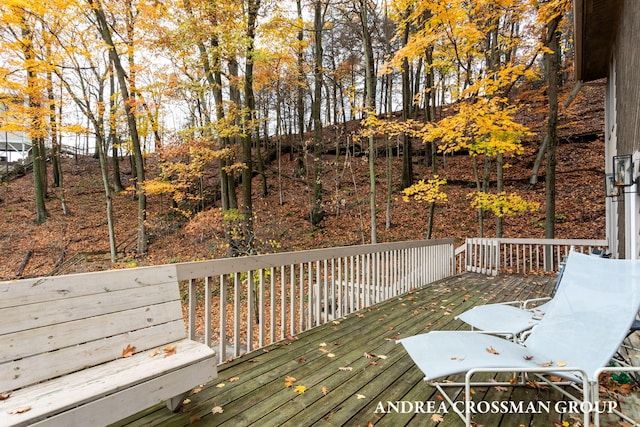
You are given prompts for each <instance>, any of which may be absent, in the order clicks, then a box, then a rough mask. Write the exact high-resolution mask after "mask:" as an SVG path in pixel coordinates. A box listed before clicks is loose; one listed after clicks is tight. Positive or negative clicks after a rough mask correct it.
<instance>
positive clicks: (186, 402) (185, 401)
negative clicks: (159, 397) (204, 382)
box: [182, 399, 191, 405]
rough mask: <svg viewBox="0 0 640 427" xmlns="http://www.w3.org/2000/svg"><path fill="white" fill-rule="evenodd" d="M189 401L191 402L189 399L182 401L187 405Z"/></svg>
mask: <svg viewBox="0 0 640 427" xmlns="http://www.w3.org/2000/svg"><path fill="white" fill-rule="evenodd" d="M189 403H191V399H185V400H183V401H182V404H183V405H188V404H189Z"/></svg>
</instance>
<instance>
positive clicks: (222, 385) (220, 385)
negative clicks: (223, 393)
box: [216, 383, 225, 388]
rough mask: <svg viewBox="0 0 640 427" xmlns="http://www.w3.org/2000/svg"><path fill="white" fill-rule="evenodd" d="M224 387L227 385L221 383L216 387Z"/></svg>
mask: <svg viewBox="0 0 640 427" xmlns="http://www.w3.org/2000/svg"><path fill="white" fill-rule="evenodd" d="M224 385H225V384H224V383H220V384H218V385H217V386H216V387H217V388H222V387H224Z"/></svg>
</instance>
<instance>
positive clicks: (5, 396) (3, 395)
mask: <svg viewBox="0 0 640 427" xmlns="http://www.w3.org/2000/svg"><path fill="white" fill-rule="evenodd" d="M10 397H11V393H0V400H7V399H8V398H10Z"/></svg>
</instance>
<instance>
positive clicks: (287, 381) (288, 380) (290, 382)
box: [284, 377, 296, 387]
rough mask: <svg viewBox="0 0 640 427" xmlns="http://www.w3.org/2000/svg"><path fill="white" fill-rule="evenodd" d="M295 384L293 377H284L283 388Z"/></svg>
mask: <svg viewBox="0 0 640 427" xmlns="http://www.w3.org/2000/svg"><path fill="white" fill-rule="evenodd" d="M295 382H296V379H295V378H293V377H286V378H285V379H284V386H285V387H291V386H292V385H293V383H295Z"/></svg>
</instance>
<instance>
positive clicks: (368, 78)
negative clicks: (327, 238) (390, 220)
mask: <svg viewBox="0 0 640 427" xmlns="http://www.w3.org/2000/svg"><path fill="white" fill-rule="evenodd" d="M368 7H369V6H368V2H367V1H366V0H361V1H360V22H361V25H362V42H363V44H364V46H363V50H364V67H365V90H366V95H365V114H367V115H375V114H376V112H375V108H376V100H375V76H374V70H373V47H372V43H371V32H370V31H369V19H368V15H369V14H368V10H367V9H368ZM375 165H376V146H375V140H374V138H373V134H371V135H369V214H370V216H371V243H378V237H377V231H376V211H377V208H376V170H375Z"/></svg>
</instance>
